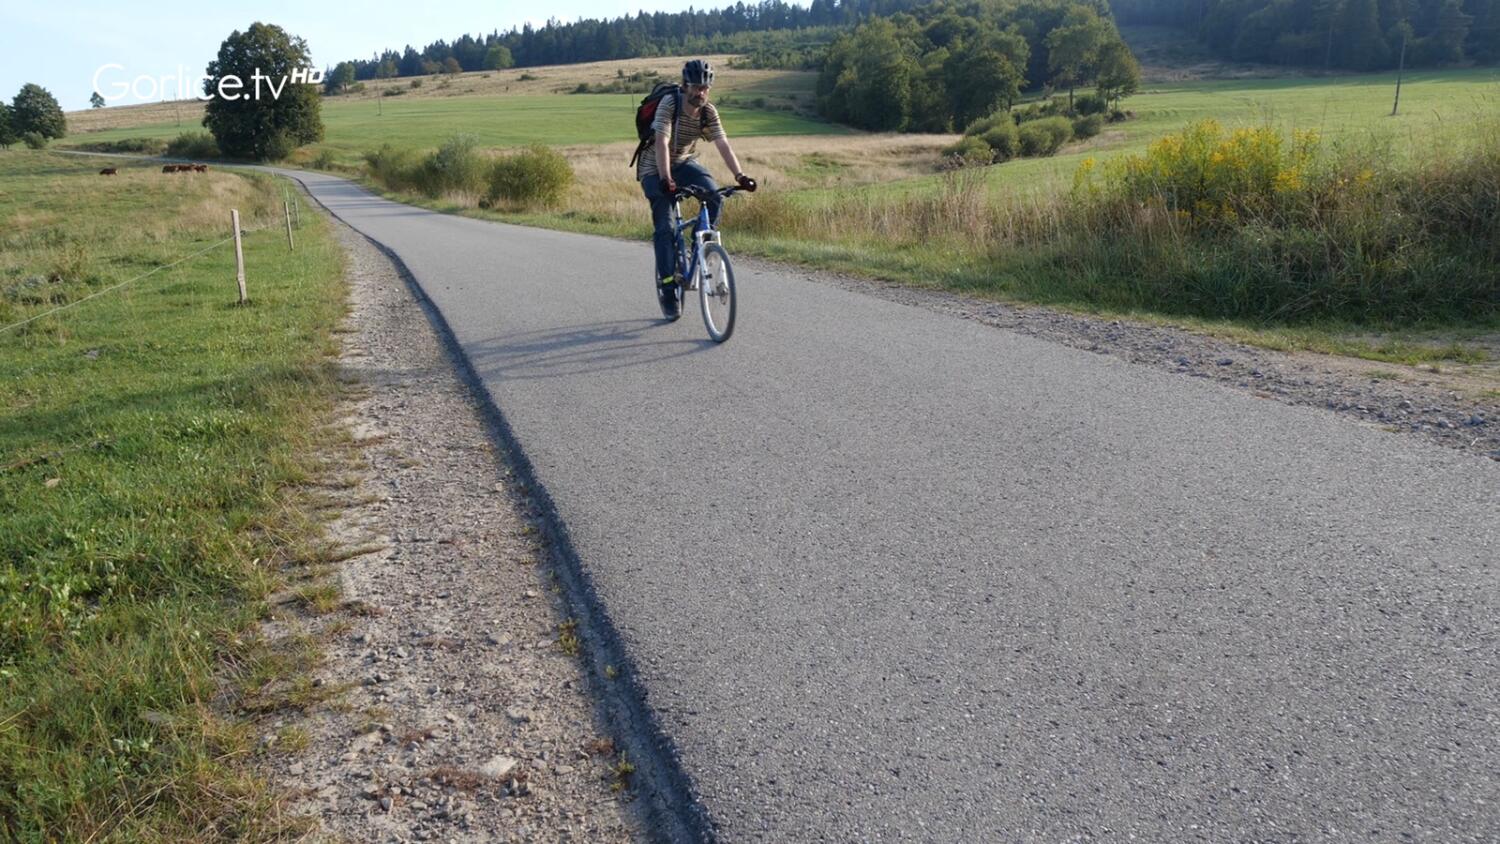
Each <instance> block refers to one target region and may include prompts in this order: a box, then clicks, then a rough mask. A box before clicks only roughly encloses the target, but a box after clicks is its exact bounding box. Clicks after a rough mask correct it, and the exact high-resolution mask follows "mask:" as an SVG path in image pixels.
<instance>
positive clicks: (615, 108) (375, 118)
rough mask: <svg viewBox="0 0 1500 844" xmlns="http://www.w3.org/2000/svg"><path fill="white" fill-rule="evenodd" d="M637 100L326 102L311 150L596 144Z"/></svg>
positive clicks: (781, 124) (94, 136)
mask: <svg viewBox="0 0 1500 844" xmlns="http://www.w3.org/2000/svg"><path fill="white" fill-rule="evenodd" d="M639 100H640V98H639V97H636V96H634V95H631V94H576V95H568V96H562V95H557V96H533V95H516V96H472V97H452V98H416V97H412V98H407V97H386V98H385V100H384V102H381V103H380V105H379V110H378V111H377V106H376V101H375V100H374V99H363V100H349V101H345V100H339V99H330V100H328V101H326V102H325V103H324V104H323V122H324V125H325V126H326V129H327V135H326V138H325V140H324V141H323V143H321V144H318V145H316V146H314V147H313V148H312V150H311V151H312V152H314V153H316V152H317V151H319V150H322V149H328V150H332V151H333V152H334V153H335V155H336V156H337V157H338V158H339V159H340V160H343V161H346V162H350V163H352V162H353V161H356V160H358V159H359V156H360V154H361V153H363V152H365V151H366V150H373V149H376V148H378V147H379V146H380V145H381V144H384V143H391V144H395V145H397V146H410V147H427V146H437V145H438V144H439V143H441V142H442V140H443V139H444V138H445V137H447V136H449V135H451V134H453V133H455V132H465V133H468V134H471V135H474V136H475V137H477V138H478V139H479V143H480V144H482V145H484V146H491V147H513V146H521V145H524V144H530V143H543V144H552V145H576V144H602V143H610V142H614V141H627V140H630V139H632V138H633V137H635V128H634V125H633V124H632V114H633V112H634V108H635V104H636V103H637V102H639ZM723 117H724V121H725V124H726V125H727V126H728V127H729V130H730V131H731V132H732V133H733V134H734V135H736V136H739V137H754V136H763V135H841V134H849V133H851V131H852V130H849V129H846V128H844V127H842V126H838V125H836V124H832V123H825V122H822V121H818V120H811V119H808V118H806V117H800V116H797V115H795V114H791V113H788V112H777V111H763V110H760V109H752V108H740V107H736V106H727V107H725V108H724V109H723ZM197 129H201V127H199V126H197V125H194V124H189V123H186V122H185V123H184V126H181V127H179V126H178V125H177V124H176V123H155V124H149V125H145V126H133V127H122V128H116V129H109V130H105V131H100V132H90V133H88V134H80V135H71V136H69V137H68V138H66V139H65V140H64V141H63V143H62V144H60V146H64V147H66V146H75V145H78V144H83V143H92V142H96V141H113V140H120V139H123V138H172V137H176V136H177V135H178V134H179V133H181V132H185V131H192V130H197Z"/></svg>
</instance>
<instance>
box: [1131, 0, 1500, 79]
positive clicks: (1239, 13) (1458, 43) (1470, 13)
mask: <svg viewBox="0 0 1500 844" xmlns="http://www.w3.org/2000/svg"><path fill="white" fill-rule="evenodd" d="M1110 7H1111V8H1112V9H1113V10H1114V13H1115V20H1116V21H1117V22H1118V23H1120V24H1121V25H1130V24H1164V25H1168V26H1175V27H1179V28H1181V29H1184V30H1187V31H1188V32H1191V33H1194V34H1196V35H1197V36H1198V37H1199V38H1200V39H1201V40H1202V41H1203V42H1204V43H1205V44H1207V45H1208V46H1209V48H1210V49H1212V50H1213V51H1214V52H1215V53H1217V54H1218V55H1219V56H1220V57H1221V58H1223V59H1227V60H1231V61H1242V62H1267V63H1271V64H1282V65H1296V66H1301V67H1327V68H1340V69H1345V70H1384V69H1387V68H1393V67H1396V65H1397V63H1398V62H1399V61H1400V60H1401V49H1402V41H1403V40H1405V42H1406V65H1407V66H1408V67H1433V66H1439V65H1452V64H1463V63H1465V62H1479V63H1485V64H1488V63H1493V62H1496V61H1500V0H1110Z"/></svg>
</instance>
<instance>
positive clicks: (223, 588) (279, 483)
mask: <svg viewBox="0 0 1500 844" xmlns="http://www.w3.org/2000/svg"><path fill="white" fill-rule="evenodd" d="M98 166H99V165H98V162H97V161H91V160H89V159H78V158H74V157H71V156H57V155H51V154H45V153H32V152H9V153H0V324H9V323H12V322H14V321H16V320H20V319H25V318H27V317H29V316H34V315H36V314H40V313H42V312H44V311H46V310H47V309H49V308H52V307H55V306H57V305H59V304H64V303H67V302H77V301H80V299H81V297H83V296H85V295H88V294H89V293H91V292H97V291H102V290H104V289H105V288H106V287H108V286H109V285H111V284H114V283H117V282H120V281H124V280H126V279H128V278H131V277H133V276H136V275H139V274H140V273H142V272H144V271H146V270H147V269H149V268H151V267H153V266H156V265H159V264H160V263H162V262H164V261H166V260H170V259H174V258H176V257H179V256H183V255H187V254H191V253H193V252H196V251H198V250H200V249H202V248H204V247H207V246H209V245H211V244H213V243H214V242H215V241H217V240H219V239H221V238H222V237H224V236H225V235H226V234H227V231H228V207H230V206H231V205H233V206H237V207H239V208H240V210H241V211H242V212H244V214H245V219H244V224H245V225H246V227H249V228H258V227H262V226H269V228H267V229H265V230H260V231H255V232H253V233H251V234H249V235H247V236H246V238H245V262H246V265H247V273H248V277H249V288H250V295H251V304H249V305H248V306H238V305H236V304H235V299H236V293H235V285H234V281H233V278H234V258H233V250H232V247H226V246H220V247H218V248H215V249H213V250H211V251H209V252H207V253H206V254H204V255H202V256H201V257H198V258H195V259H193V260H190V261H187V262H185V263H183V264H181V265H179V266H177V267H175V268H173V269H171V270H167V271H164V272H160V273H157V274H156V275H153V276H150V277H148V278H145V279H143V280H141V281H139V282H136V283H134V284H132V285H130V286H127V287H124V288H121V289H119V290H115V291H113V292H109V293H104V294H102V295H100V296H98V297H97V298H94V299H91V300H88V301H83V302H81V304H78V305H77V306H76V307H73V308H70V309H69V310H66V311H63V312H61V313H57V314H54V315H51V316H46V317H44V318H42V319H40V320H37V321H34V322H31V323H29V324H27V325H25V326H23V327H22V328H19V329H11V330H9V331H5V332H3V333H0V372H3V373H5V375H4V389H3V390H0V839H3V840H21V841H42V840H106V841H109V840H139V839H151V840H203V839H206V838H216V839H252V840H253V839H264V838H267V837H270V836H272V835H273V834H274V833H275V830H276V824H277V823H279V822H278V821H277V820H276V819H275V815H276V813H275V812H274V811H272V807H271V801H272V800H273V798H272V796H271V795H269V794H268V793H267V792H266V791H265V787H264V784H263V783H262V782H260V781H259V780H258V778H257V777H255V776H253V775H252V773H251V772H250V771H249V769H248V767H247V766H246V765H245V764H243V763H244V762H245V760H246V759H247V758H248V757H249V755H250V754H251V753H252V747H253V742H252V741H251V740H250V739H251V736H250V734H249V731H248V729H247V727H246V725H244V724H242V723H237V722H235V721H234V720H233V719H232V718H226V717H225V710H224V708H225V707H226V706H232V705H233V702H234V701H235V700H236V699H237V698H238V697H239V696H240V695H241V693H242V691H244V687H245V686H246V685H247V684H253V683H256V682H259V681H261V680H263V679H264V677H265V671H266V668H265V663H263V661H262V660H261V659H260V656H259V654H260V650H259V648H258V647H257V646H256V645H254V644H253V637H251V636H249V635H247V630H246V627H247V625H248V624H250V623H251V622H252V621H253V619H254V618H255V615H256V606H255V602H256V600H257V599H258V598H259V597H261V596H263V595H264V594H265V593H266V591H267V590H268V589H269V588H271V585H272V583H273V581H274V579H275V576H276V575H275V571H274V569H275V565H274V564H275V563H276V562H278V561H279V560H281V559H283V558H284V557H285V556H286V555H288V554H289V553H290V547H291V544H292V543H296V542H298V541H301V538H302V537H303V536H304V535H306V534H307V532H308V531H310V530H311V528H310V527H309V524H310V523H309V522H308V521H307V520H306V518H305V517H304V516H303V515H301V514H299V512H298V511H297V509H296V508H295V507H293V506H291V505H292V501H293V498H292V496H290V495H289V491H290V490H291V489H292V488H293V487H294V486H295V485H296V484H298V483H300V482H302V481H303V480H305V479H306V478H307V477H308V476H309V473H310V472H312V471H313V470H314V467H313V465H312V463H311V457H310V456H309V455H310V449H311V447H312V445H313V444H314V443H315V442H316V440H317V438H318V437H319V435H318V434H317V433H316V431H317V430H318V425H317V422H318V421H319V420H320V419H322V418H324V416H325V414H326V413H327V412H328V411H329V409H330V405H331V400H332V394H333V391H334V386H335V382H334V379H333V372H332V369H331V365H330V364H329V362H328V359H327V357H326V356H327V355H328V354H329V353H331V352H332V351H334V349H335V343H334V341H333V339H332V334H331V330H332V328H333V326H334V324H335V322H336V320H337V319H338V318H339V316H340V314H341V313H342V307H343V305H342V301H343V290H342V274H341V266H342V264H341V262H342V257H341V253H340V251H339V250H338V248H337V245H336V243H335V242H334V241H333V239H332V237H331V233H330V231H329V230H328V227H327V225H326V224H325V223H324V222H322V221H321V220H320V218H318V217H317V216H316V215H314V214H311V213H306V214H303V217H302V218H303V221H304V223H303V227H302V229H301V231H300V232H298V243H297V251H296V252H295V253H289V252H288V250H287V245H286V241H285V236H284V233H283V232H281V231H280V230H278V229H277V228H276V224H277V222H278V220H277V219H276V216H275V214H274V211H275V210H276V209H277V208H278V207H279V203H280V200H281V196H282V187H281V185H280V184H279V183H277V182H275V181H273V180H271V179H270V178H269V177H265V176H260V175H243V176H242V175H237V174H230V173H222V172H212V173H209V174H195V175H193V176H168V175H165V174H160V173H158V172H155V170H156V169H157V168H146V167H127V166H121V167H120V169H121V171H122V172H121V175H120V176H117V177H113V178H110V179H106V178H103V177H100V176H97V175H96V172H97V168H98ZM304 210H305V209H304Z"/></svg>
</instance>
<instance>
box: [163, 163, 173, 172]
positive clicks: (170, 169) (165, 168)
mask: <svg viewBox="0 0 1500 844" xmlns="http://www.w3.org/2000/svg"><path fill="white" fill-rule="evenodd" d="M161 171H162V172H163V173H176V172H177V165H176V164H167V165H164V166H163V167H162V168H161Z"/></svg>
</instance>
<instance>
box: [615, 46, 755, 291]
mask: <svg viewBox="0 0 1500 844" xmlns="http://www.w3.org/2000/svg"><path fill="white" fill-rule="evenodd" d="M713 84H714V69H713V67H712V66H710V65H709V63H708V62H706V61H703V60H702V59H693V60H692V61H690V62H688V63H687V64H685V65H683V66H682V97H681V99H682V113H681V114H678V113H677V98H676V97H670V96H669V97H663V98H662V100H661V104H660V105H659V106H658V107H657V110H656V120H655V121H654V122H653V123H652V124H651V132H652V143H651V148H649V149H647V150H645V151H644V152H643V153H642V154H641V156H640V162H639V163H638V164H637V165H636V170H635V177H636V179H638V180H639V181H640V183H641V190H642V191H644V192H645V194H646V199H648V200H650V202H651V222H652V224H653V225H654V226H655V227H656V234H655V236H654V237H653V241H654V243H655V246H656V278H657V279H658V284H657V285H656V298H657V301H658V302H659V303H660V304H661V313H662V316H664V317H666V318H667V319H676V318H677V316H678V314H677V285H678V284H680V283H681V282H682V279H679V278H678V277H677V274H676V272H675V270H674V267H673V265H674V263H675V260H674V255H673V250H672V240H673V234H674V232H673V231H672V219H671V210H672V201H673V196H674V194H676V193H677V189H678V188H679V187H688V186H694V187H699V188H703V189H704V190H705V191H706V193H705V194H704V195H705V196H706V197H707V202H708V216H709V220H710V221H712V222H714V223H717V222H718V219H719V203H720V200H721V198H720V197H719V195H718V194H717V193H716V191H717V190H718V189H719V186H718V184H717V183H715V182H714V178H713V176H711V175H709V173H708V168H706V167H704V166H703V165H702V164H699V163H698V156H697V154H696V153H695V147H696V146H697V143H698V140H699V139H700V138H701V139H703V140H707V141H712V142H713V144H714V146H715V147H717V148H718V150H719V155H721V156H723V157H724V163H725V164H727V165H729V172H731V173H733V174H734V179H735V181H736V182H738V183H739V186H740V187H742V188H744V189H745V190H749V191H753V190H755V180H754V179H751V178H750V177H749V176H746V175H745V173H744V171H743V170H741V169H740V162H739V159H737V158H735V155H734V150H733V149H732V148H731V147H730V146H729V138H728V137H727V136H725V134H724V127H723V126H722V125H721V124H720V123H719V111H718V109H716V108H714V106H713V103H710V102H709V101H708V92H709V89H710V88H712V87H713Z"/></svg>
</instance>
